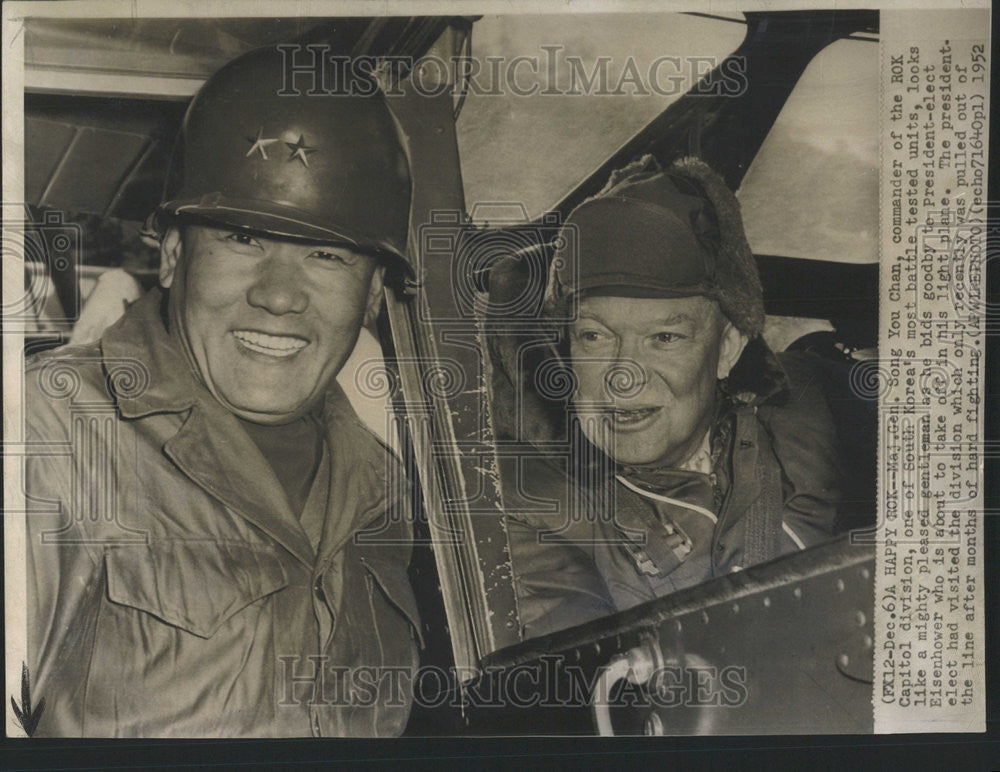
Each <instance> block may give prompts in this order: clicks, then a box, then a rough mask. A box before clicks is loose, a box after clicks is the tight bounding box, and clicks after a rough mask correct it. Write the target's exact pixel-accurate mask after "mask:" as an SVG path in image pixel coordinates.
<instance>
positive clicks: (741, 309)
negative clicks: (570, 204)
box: [546, 156, 764, 338]
mask: <svg viewBox="0 0 1000 772" xmlns="http://www.w3.org/2000/svg"><path fill="white" fill-rule="evenodd" d="M560 235H561V238H560V239H559V240H558V241H557V248H556V251H555V255H554V259H553V261H552V269H551V271H550V275H549V284H548V290H547V292H546V296H547V300H548V302H549V303H550V304H559V303H560V301H565V299H567V298H568V297H569V296H570V295H572V294H574V293H578V292H585V293H587V294H591V295H615V296H622V297H644V298H649V297H663V298H680V297H692V296H695V295H704V296H705V297H708V298H712V299H714V300H716V301H718V303H719V306H720V307H721V309H722V311H723V313H724V314H725V315H726V317H727V318H728V319H729V320H730V321H731V322H732V323H733V324H734V325H735V326H736V327H737V329H739V330H740V331H742V332H744V333H746V334H747V335H748V336H749V337H750V338H755V337H757V336H758V335H760V333H761V331H762V330H763V329H764V295H763V289H762V288H761V283H760V276H759V275H758V273H757V264H756V263H755V261H754V257H753V253H752V252H751V251H750V246H749V245H748V244H747V240H746V236H745V234H744V232H743V222H742V219H741V217H740V209H739V203H738V202H737V201H736V197H735V196H734V195H733V194H732V192H731V191H730V190H729V188H728V187H727V186H726V183H725V182H724V181H723V180H722V178H721V177H719V175H718V174H716V173H715V172H713V171H712V170H711V169H710V168H709V167H708V165H707V164H705V163H704V162H703V161H700V160H698V159H695V158H684V159H681V160H680V161H677V162H676V163H675V164H674V165H673V166H671V167H670V169H669V170H668V171H662V170H661V169H660V167H659V164H658V163H657V162H656V159H654V158H653V157H652V156H645V157H644V158H642V159H641V160H639V161H637V162H635V163H634V164H631V165H630V166H627V167H625V168H624V169H622V170H620V171H619V172H617V173H615V174H613V175H612V177H611V179H610V181H609V182H608V184H607V186H605V188H604V190H602V191H601V192H600V193H598V194H597V195H596V196H594V197H593V198H590V199H587V200H586V201H584V202H583V203H582V204H580V205H579V206H578V207H577V208H576V209H574V210H573V211H572V212H571V213H570V215H569V217H568V218H567V220H566V223H565V225H564V226H563V229H562V232H561V234H560Z"/></svg>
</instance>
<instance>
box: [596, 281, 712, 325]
mask: <svg viewBox="0 0 1000 772" xmlns="http://www.w3.org/2000/svg"><path fill="white" fill-rule="evenodd" d="M618 289H619V288H615V293H614V294H611V293H610V292H609V293H603V292H601V291H600V290H596V291H595V290H591V291H588V292H586V293H584V294H583V295H582V297H580V298H579V305H578V308H577V311H578V313H577V316H576V318H577V320H578V321H579V322H584V321H588V320H590V321H596V322H599V323H601V324H603V325H604V326H605V327H608V328H609V329H622V330H628V329H647V328H650V327H660V326H676V325H686V326H688V327H691V328H693V329H695V330H697V331H701V330H707V329H709V328H716V329H718V330H719V331H720V332H721V329H722V322H723V321H724V316H723V314H722V311H721V309H720V308H719V304H718V303H717V302H716V301H715V300H713V299H711V298H707V297H705V296H704V295H694V296H691V297H683V298H665V297H635V296H633V295H631V294H629V295H624V294H621V293H620V292H619V291H618Z"/></svg>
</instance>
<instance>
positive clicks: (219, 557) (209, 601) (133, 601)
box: [105, 541, 289, 638]
mask: <svg viewBox="0 0 1000 772" xmlns="http://www.w3.org/2000/svg"><path fill="white" fill-rule="evenodd" d="M105 566H106V569H107V583H108V585H107V586H108V599H109V600H110V601H111V602H112V603H116V604H118V605H120V606H127V607H129V608H133V609H138V610H139V611H143V612H145V613H147V614H150V615H152V616H154V617H156V618H157V619H159V620H160V621H162V622H165V623H166V624H168V625H171V626H173V627H176V628H180V629H181V630H185V631H187V632H189V633H192V634H194V635H197V636H199V637H201V638H211V637H212V636H213V635H214V634H215V633H216V632H217V631H218V629H219V628H220V627H221V626H222V624H223V623H224V622H225V621H226V620H227V619H229V618H230V617H232V616H233V615H235V614H237V613H238V612H240V611H241V610H243V609H245V608H246V607H247V606H249V605H250V604H251V603H253V602H255V601H257V600H260V599H261V598H264V597H266V596H267V595H270V594H271V593H274V592H277V591H278V590H280V589H282V588H283V587H286V586H287V585H288V583H289V581H288V577H287V576H286V574H285V570H284V568H283V567H282V565H281V563H280V561H279V560H278V557H277V556H276V555H275V554H274V553H273V552H272V551H270V550H268V549H265V548H262V547H254V546H251V545H248V544H241V543H219V542H207V541H205V542H187V541H160V542H153V543H152V544H149V545H143V546H135V547H133V546H128V547H116V548H112V549H109V550H108V551H107V552H106V554H105Z"/></svg>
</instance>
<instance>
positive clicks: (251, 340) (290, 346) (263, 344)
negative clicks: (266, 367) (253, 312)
mask: <svg viewBox="0 0 1000 772" xmlns="http://www.w3.org/2000/svg"><path fill="white" fill-rule="evenodd" d="M233 336H234V337H235V338H236V339H237V340H238V341H239V342H240V343H242V344H243V345H244V346H246V347H247V348H248V349H250V350H251V351H259V352H260V353H262V354H269V355H271V356H277V357H286V356H291V355H292V354H294V353H295V352H297V351H301V350H302V349H303V348H305V347H306V346H307V345H308V341H304V340H302V338H296V337H294V336H291V335H268V334H267V333H263V332H257V331H256V330H236V331H234V332H233Z"/></svg>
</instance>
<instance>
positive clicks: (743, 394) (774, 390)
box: [720, 337, 790, 406]
mask: <svg viewBox="0 0 1000 772" xmlns="http://www.w3.org/2000/svg"><path fill="white" fill-rule="evenodd" d="M720 387H721V389H722V391H723V393H724V394H725V395H726V397H727V398H728V399H730V400H731V401H732V402H734V403H735V404H737V405H752V406H758V405H762V404H764V403H766V402H783V401H784V400H785V399H787V397H788V395H789V393H790V390H789V383H788V375H787V374H786V373H785V369H784V368H783V367H782V366H781V363H780V362H779V361H778V357H777V356H776V355H775V353H774V352H773V351H771V347H770V346H768V345H767V343H765V342H764V339H763V338H760V337H757V338H754V339H753V340H751V341H750V342H749V343H747V345H746V348H744V349H743V354H742V355H741V356H740V358H739V359H738V360H737V362H736V364H735V365H734V366H733V369H732V370H731V371H730V373H729V377H728V378H726V379H725V380H724V381H722V382H721V383H720Z"/></svg>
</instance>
